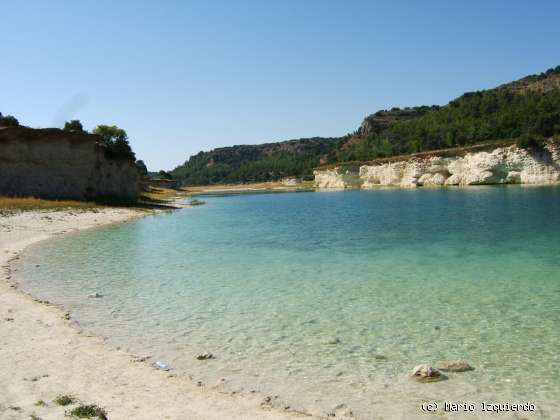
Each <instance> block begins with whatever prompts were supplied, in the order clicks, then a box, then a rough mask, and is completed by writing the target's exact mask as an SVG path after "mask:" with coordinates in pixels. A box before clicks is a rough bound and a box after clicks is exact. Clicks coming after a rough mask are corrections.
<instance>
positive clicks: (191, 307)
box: [21, 187, 560, 419]
mask: <svg viewBox="0 0 560 420" xmlns="http://www.w3.org/2000/svg"><path fill="white" fill-rule="evenodd" d="M204 200H205V201H206V205H204V206H198V207H194V208H189V209H184V210H180V211H177V212H174V213H171V214H163V215H158V216H151V217H146V218H144V219H140V220H136V221H133V222H130V223H126V224H123V225H115V226H110V227H106V228H101V229H97V230H92V231H86V232H81V233H76V234H72V235H69V236H67V237H62V238H59V239H55V240H53V241H50V242H47V243H44V244H40V245H37V246H34V247H32V248H31V249H30V250H29V251H28V252H27V256H26V258H25V264H24V266H23V267H22V270H21V271H23V273H22V277H23V279H24V282H23V284H24V289H27V290H30V291H31V292H33V293H34V294H36V295H38V296H40V297H43V298H46V299H49V300H51V301H54V302H60V303H63V304H64V305H65V306H67V307H68V309H69V310H70V311H71V312H72V314H73V315H74V316H75V317H76V318H77V319H78V321H79V322H80V324H81V325H82V326H83V327H84V328H85V329H86V330H90V331H92V332H94V333H97V334H103V335H107V336H108V337H109V341H110V342H111V343H113V344H115V345H121V346H125V348H127V349H129V350H131V351H133V352H136V353H140V354H146V353H149V354H153V355H154V359H155V360H163V361H165V362H167V363H169V364H171V365H172V366H173V367H174V368H175V370H176V371H177V372H180V373H185V374H188V375H190V376H191V377H192V380H193V381H195V382H196V381H202V382H203V383H204V384H205V385H206V386H209V387H214V386H216V387H217V388H219V389H220V390H224V391H228V392H230V391H235V392H238V393H241V394H249V393H251V392H252V391H257V392H259V393H262V395H263V396H264V395H272V396H275V395H277V396H278V397H277V399H276V400H275V401H277V402H278V403H277V404H278V405H280V406H284V405H289V406H290V407H292V408H294V409H298V410H304V411H307V412H312V413H318V414H323V415H325V414H327V413H329V412H330V411H332V410H334V408H335V407H337V406H339V405H340V404H344V406H341V407H339V408H338V412H343V411H348V410H352V412H353V413H354V415H355V416H356V417H357V418H366V419H369V418H381V417H385V418H394V417H396V416H401V417H402V418H411V417H414V416H415V415H417V414H418V415H419V413H420V411H419V410H420V408H419V407H420V404H421V402H423V401H426V400H428V401H429V400H435V401H445V400H450V401H467V402H480V401H494V402H506V401H510V402H526V401H530V402H535V403H537V405H538V409H539V412H538V413H536V414H533V415H535V416H537V417H545V418H547V417H549V418H554V417H555V416H556V415H557V413H558V412H559V410H560V352H559V347H560V189H558V188H521V187H480V188H475V187H471V188H465V189H459V188H457V189H451V188H449V189H443V188H442V189H418V190H378V191H351V192H332V193H290V194H264V195H240V196H232V197H207V198H204ZM37 264H38V265H40V267H36V265H37ZM93 292H100V293H102V294H103V295H104V297H103V298H101V299H88V298H87V295H88V294H89V293H93ZM333 343H336V344H333ZM201 351H210V352H212V353H213V354H214V355H215V356H216V358H215V359H214V360H210V361H205V362H200V361H197V360H195V359H194V355H195V354H197V353H199V352H201ZM380 355H381V356H384V358H382V357H379V356H380ZM376 356H377V357H376ZM456 358H460V359H464V360H466V361H468V362H469V363H470V364H471V365H473V366H474V367H475V368H476V370H474V371H472V372H467V373H460V374H459V373H457V374H451V375H449V380H447V381H445V382H439V383H433V384H416V383H413V382H411V381H410V380H409V379H408V378H407V374H408V372H409V370H410V369H412V368H413V367H414V366H415V365H417V364H419V363H436V362H438V361H440V360H449V359H456ZM222 378H223V379H224V380H222ZM527 417H531V416H527ZM500 418H509V417H508V416H507V415H505V416H501V417H500Z"/></svg>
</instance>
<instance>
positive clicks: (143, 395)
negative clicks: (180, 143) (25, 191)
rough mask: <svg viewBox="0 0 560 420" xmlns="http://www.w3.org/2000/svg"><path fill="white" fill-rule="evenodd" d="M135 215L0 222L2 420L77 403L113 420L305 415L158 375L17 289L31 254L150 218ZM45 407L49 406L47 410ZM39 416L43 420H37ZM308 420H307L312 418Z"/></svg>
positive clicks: (31, 215) (22, 216) (57, 412)
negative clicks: (21, 264) (66, 399)
mask: <svg viewBox="0 0 560 420" xmlns="http://www.w3.org/2000/svg"><path fill="white" fill-rule="evenodd" d="M145 214H146V213H145V212H141V211H138V210H132V209H116V208H113V209H112V208H103V209H95V210H71V209H69V210H60V211H28V212H21V213H14V214H5V215H2V216H1V217H0V266H1V268H2V271H1V273H2V274H1V275H2V279H3V281H1V282H0V354H1V355H2V357H0V418H2V419H29V418H40V419H61V418H64V416H65V411H67V410H69V409H71V408H73V407H75V406H76V404H74V405H70V406H66V407H61V406H59V405H57V404H55V403H54V402H53V400H54V399H55V398H56V397H57V396H59V395H65V394H68V395H72V396H75V397H76V398H77V399H78V400H79V401H80V402H81V403H83V404H96V405H98V406H100V407H102V408H104V409H105V410H106V412H107V417H108V418H110V419H152V420H153V419H288V418H296V417H302V416H304V415H302V414H301V413H294V412H289V409H288V410H285V411H281V408H271V404H270V403H268V402H267V401H268V400H263V396H262V395H258V394H256V393H255V394H254V395H253V396H251V395H244V396H237V395H229V394H226V393H224V392H220V389H219V385H216V384H200V385H199V384H193V383H192V382H191V381H190V380H189V378H188V376H187V375H186V374H184V375H180V374H175V373H174V372H173V370H171V371H169V372H165V371H162V370H157V369H155V368H154V367H152V363H153V362H154V360H151V359H147V360H144V357H142V356H145V355H137V356H135V355H131V354H128V353H126V352H124V351H121V350H119V349H117V348H110V347H109V345H108V344H105V343H104V341H103V339H102V338H99V337H92V336H88V335H87V334H85V333H83V332H82V331H80V328H79V325H78V324H77V323H76V322H75V321H74V320H72V318H71V315H67V314H65V313H64V311H63V310H61V308H60V307H58V306H55V305H52V304H49V303H45V302H40V301H37V300H36V299H34V298H33V297H32V296H29V295H27V294H25V293H24V292H22V291H19V290H18V289H17V285H16V284H15V282H16V280H17V272H15V271H14V269H13V268H12V267H11V266H12V265H13V264H12V263H13V262H15V261H16V260H18V259H19V253H20V252H21V251H23V250H24V249H25V248H26V247H27V246H29V245H31V244H33V243H36V242H38V241H43V240H47V239H49V238H51V237H53V236H57V235H61V234H64V233H67V232H73V231H76V230H82V229H88V228H93V227H96V226H101V225H105V224H109V223H119V222H125V221H128V220H131V219H133V218H135V217H140V216H144V215H145ZM40 402H43V403H40ZM33 416H36V417H33ZM306 417H307V416H306Z"/></svg>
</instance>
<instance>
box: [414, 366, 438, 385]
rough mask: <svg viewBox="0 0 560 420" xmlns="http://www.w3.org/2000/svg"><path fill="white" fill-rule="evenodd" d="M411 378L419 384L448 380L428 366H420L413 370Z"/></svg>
mask: <svg viewBox="0 0 560 420" xmlns="http://www.w3.org/2000/svg"><path fill="white" fill-rule="evenodd" d="M410 378H411V379H414V380H416V381H418V382H437V381H442V380H444V379H447V377H446V376H445V375H444V374H442V373H441V372H440V371H439V370H437V369H435V368H433V367H432V366H430V365H427V364H422V365H418V366H416V367H415V368H414V369H412V372H410Z"/></svg>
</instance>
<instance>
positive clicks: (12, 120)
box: [0, 113, 19, 127]
mask: <svg viewBox="0 0 560 420" xmlns="http://www.w3.org/2000/svg"><path fill="white" fill-rule="evenodd" d="M17 126H19V121H18V120H17V118H16V117H13V116H11V115H2V113H0V127H17Z"/></svg>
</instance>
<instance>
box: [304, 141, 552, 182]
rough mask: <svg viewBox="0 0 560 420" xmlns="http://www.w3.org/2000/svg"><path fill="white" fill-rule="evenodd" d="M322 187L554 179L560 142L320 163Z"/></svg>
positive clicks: (317, 172)
mask: <svg viewBox="0 0 560 420" xmlns="http://www.w3.org/2000/svg"><path fill="white" fill-rule="evenodd" d="M314 174H315V185H316V187H318V188H338V189H340V188H373V187H377V186H396V187H418V186H437V185H483V184H555V183H560V147H559V146H558V145H555V144H553V143H548V144H547V145H546V147H545V149H544V150H541V151H529V150H526V149H520V148H518V147H517V146H509V147H498V148H496V149H494V150H493V151H491V152H484V151H482V152H474V153H467V154H466V155H465V156H456V157H441V156H431V157H427V158H423V159H421V158H412V159H409V160H402V161H397V162H390V163H383V164H378V165H362V166H360V167H359V168H357V167H356V168H343V167H338V168H333V169H323V170H321V169H318V170H316V171H315V172H314Z"/></svg>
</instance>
